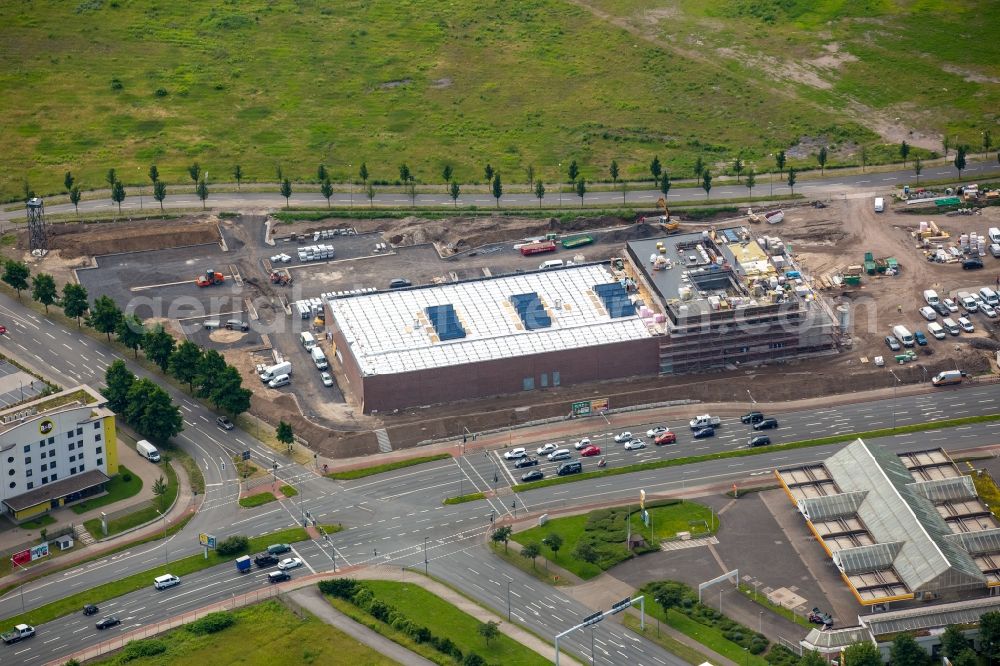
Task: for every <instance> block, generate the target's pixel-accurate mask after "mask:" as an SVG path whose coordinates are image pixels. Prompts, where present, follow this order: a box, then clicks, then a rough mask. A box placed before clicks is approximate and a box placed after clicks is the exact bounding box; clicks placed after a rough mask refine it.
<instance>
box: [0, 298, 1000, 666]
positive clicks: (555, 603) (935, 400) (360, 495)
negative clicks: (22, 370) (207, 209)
mask: <svg viewBox="0 0 1000 666" xmlns="http://www.w3.org/2000/svg"><path fill="white" fill-rule="evenodd" d="M0 319H2V323H4V324H5V325H6V326H7V327H8V330H9V334H8V335H7V336H4V337H3V338H0V349H3V350H5V351H6V352H9V353H10V354H11V355H13V356H15V357H19V358H23V359H25V360H26V361H28V362H29V363H31V364H32V365H34V366H35V367H37V368H38V369H40V370H42V371H44V372H46V373H48V374H49V375H50V376H53V377H55V378H63V383H67V384H68V383H70V382H71V381H73V382H88V383H91V384H95V385H98V386H100V385H102V379H103V372H104V369H105V368H106V367H107V365H108V364H109V363H111V362H113V360H114V358H115V356H116V354H115V352H114V351H113V350H112V349H111V348H110V347H107V346H105V345H103V344H102V343H101V342H99V341H97V340H94V339H92V338H89V337H87V336H85V335H82V334H81V333H79V332H77V331H76V330H74V329H72V328H70V329H63V328H61V327H60V326H59V325H57V324H56V323H55V322H53V321H51V320H49V319H47V318H46V317H44V316H42V315H39V314H36V313H34V312H33V311H31V310H28V309H27V308H24V307H23V306H21V305H20V304H19V303H18V302H17V301H16V300H13V299H10V298H7V297H3V296H0ZM124 360H125V361H126V362H127V363H130V361H129V359H128V358H125V359H124ZM130 366H131V367H132V370H133V371H134V372H136V373H137V374H139V375H145V374H147V373H145V371H144V370H142V369H141V368H140V367H139V366H137V365H134V364H131V363H130ZM153 379H155V377H153ZM166 389H167V390H168V391H170V392H171V394H172V396H173V398H174V400H175V401H176V402H177V403H178V404H180V405H181V407H182V410H183V412H184V419H185V430H184V432H183V434H182V435H181V436H179V437H178V438H177V443H178V445H179V446H181V447H182V448H184V449H185V450H186V451H188V452H189V453H190V454H191V455H192V456H194V457H195V459H196V460H197V461H198V462H199V464H200V466H201V468H202V470H203V472H204V473H205V475H206V483H207V490H206V497H205V500H204V503H203V504H202V507H201V510H200V511H199V513H198V514H197V515H196V517H195V518H194V519H193V520H192V521H191V523H190V524H189V525H188V526H187V527H186V528H185V529H184V530H183V531H181V532H180V533H178V534H177V535H176V536H174V537H172V538H171V539H170V540H168V541H167V542H166V543H162V542H154V543H149V544H145V545H142V546H138V547H136V548H134V549H131V550H127V551H124V552H122V553H118V554H116V555H114V556H110V557H106V558H102V559H100V560H97V561H94V562H90V563H87V564H85V565H81V566H79V567H76V568H73V569H71V570H68V571H65V572H62V573H57V574H53V575H51V576H48V577H46V578H43V579H41V580H38V581H36V582H33V583H29V584H27V585H25V586H24V590H23V600H24V601H23V603H24V607H25V608H27V609H31V608H36V607H38V606H40V605H43V604H46V603H48V602H50V601H53V600H55V599H58V598H62V597H64V596H66V595H68V594H72V593H76V592H79V591H82V590H86V589H89V588H91V587H93V586H95V585H99V584H101V583H105V582H108V581H111V580H116V579H119V578H122V577H124V576H126V575H130V574H133V573H138V572H142V571H148V570H150V569H153V568H156V569H157V570H158V571H159V570H160V569H159V567H160V563H162V562H169V561H172V560H174V559H176V558H178V557H183V556H187V555H191V554H195V553H197V552H199V546H198V544H197V534H198V533H199V532H202V531H207V532H211V533H213V534H215V535H216V536H218V537H219V538H224V537H226V536H228V535H231V534H251V535H257V534H265V533H269V532H272V531H275V530H278V529H282V528H285V527H289V526H291V525H293V524H296V523H297V521H298V520H299V519H300V517H301V515H302V512H303V511H305V510H308V511H310V512H311V514H312V515H313V516H314V517H316V518H317V519H318V520H319V521H320V522H323V523H341V524H342V525H343V526H344V528H345V529H344V531H342V532H340V533H337V534H335V535H333V536H332V537H331V542H330V545H327V544H324V543H322V542H311V541H310V542H303V543H300V544H296V546H295V548H296V551H297V553H298V554H299V555H300V556H301V557H302V559H303V560H304V561H305V563H306V566H305V567H304V568H303V569H300V570H299V571H298V572H294V573H293V576H295V575H302V574H301V572H303V571H310V570H312V571H317V572H321V571H330V570H332V568H333V563H334V562H333V558H334V557H336V562H337V564H338V566H339V567H343V566H345V565H346V566H355V565H382V566H402V567H411V568H421V567H423V566H424V562H425V555H424V553H425V552H426V561H427V568H428V571H429V572H430V573H432V574H433V575H435V576H438V577H440V578H441V579H443V580H445V581H447V582H448V583H450V584H452V585H454V586H457V587H458V588H460V589H462V590H463V591H464V592H465V593H466V594H468V595H470V596H471V597H473V598H474V599H476V600H478V601H480V602H481V603H483V604H485V605H486V606H488V607H491V608H493V609H494V610H496V611H497V612H498V613H499V614H500V615H503V616H505V615H506V614H507V612H508V608H507V602H508V599H510V603H511V607H510V615H511V617H512V619H513V620H514V621H518V622H521V623H522V624H524V625H525V626H526V627H528V628H529V629H531V630H532V631H534V632H536V633H537V634H539V635H541V636H543V637H551V636H552V635H554V634H555V633H558V632H560V631H563V630H565V629H567V628H569V627H571V626H573V625H574V624H576V623H578V622H579V621H580V619H581V618H583V617H585V616H587V615H589V614H590V613H592V612H593V611H594V610H597V609H592V608H588V607H586V606H584V605H583V604H581V603H579V602H577V601H575V600H574V599H572V598H571V597H570V596H568V595H567V594H565V593H563V592H562V591H560V590H558V589H553V588H548V587H546V586H543V585H542V584H541V583H539V582H538V581H537V580H535V579H534V578H531V577H529V576H527V575H526V574H525V573H523V572H521V571H520V570H519V569H516V568H514V567H511V566H509V565H507V564H506V563H504V562H502V561H499V560H496V559H494V558H491V557H489V556H488V555H487V553H488V551H487V550H486V548H485V546H484V541H485V540H486V538H487V534H488V531H489V529H490V527H491V517H492V518H494V519H496V520H503V519H505V518H506V517H509V516H512V515H513V514H517V515H523V512H524V511H525V510H528V511H531V512H532V513H541V512H546V511H554V510H558V509H561V508H571V507H573V506H578V505H582V504H591V503H601V502H610V501H622V500H627V499H632V498H636V497H637V496H638V492H639V490H640V489H644V490H646V491H647V492H650V493H669V492H676V491H681V490H683V489H689V488H691V487H692V486H697V485H704V484H729V483H732V482H734V481H740V480H743V479H746V478H750V477H753V476H756V475H765V474H768V473H770V471H771V470H772V469H773V468H774V466H776V465H789V464H798V463H804V462H809V461H815V460H819V459H822V458H823V457H826V456H828V455H830V453H832V452H833V451H835V450H837V449H838V448H840V446H841V445H830V446H823V447H816V448H810V449H795V450H791V451H780V452H770V453H763V454H761V455H758V456H750V457H741V458H729V459H721V460H710V461H706V462H703V463H698V464H693V465H685V466H680V467H671V468H665V469H660V470H653V471H646V472H639V473H635V474H630V475H622V476H613V477H606V478H600V477H598V478H595V479H590V480H585V481H580V482H577V483H573V484H570V485H562V486H553V487H548V488H539V489H534V490H530V491H527V492H522V493H516V494H514V493H512V492H511V491H510V489H509V486H510V485H512V483H513V482H515V481H516V480H517V479H518V477H519V475H518V474H516V473H515V471H514V470H513V464H512V463H511V462H509V461H506V460H505V459H504V458H503V457H502V452H503V451H502V450H496V451H473V450H470V451H469V452H468V453H467V454H466V455H463V456H460V457H458V458H456V459H449V460H444V461H438V462H435V463H429V464H426V465H421V466H418V467H414V468H408V469H404V470H399V471H397V472H392V473H388V474H384V475H380V476H377V477H369V478H366V479H360V480H356V481H350V482H334V481H330V480H328V479H324V478H322V477H320V476H318V475H317V474H316V473H315V471H314V470H311V469H307V468H304V467H302V466H300V465H297V464H295V463H294V462H292V461H290V460H288V459H286V458H285V457H283V456H281V455H277V454H274V453H273V452H272V451H271V450H270V449H267V448H266V447H264V446H263V445H261V444H260V443H259V442H257V441H256V440H254V439H253V438H252V437H251V436H250V435H249V434H248V433H245V432H241V431H239V430H235V431H232V432H229V433H227V432H224V431H222V430H221V429H219V428H217V427H216V426H215V422H214V416H215V415H214V414H212V413H211V412H210V411H208V410H207V409H205V408H204V407H203V406H202V405H200V404H198V403H196V402H193V401H191V400H190V399H189V398H187V396H185V395H184V394H183V393H180V392H178V391H176V390H174V389H173V388H171V387H170V386H166ZM998 399H1000V386H995V385H983V386H970V387H965V388H961V389H958V390H954V389H944V390H941V391H938V392H935V393H930V394H923V395H916V396H900V397H899V398H898V399H897V400H892V399H889V400H882V401H875V402H864V403H858V404H851V405H845V406H842V407H838V408H835V409H822V410H812V411H803V412H789V413H778V414H774V416H776V417H777V418H778V420H779V424H780V427H779V428H778V429H776V430H772V431H769V433H768V434H769V435H770V436H771V437H772V439H773V440H774V441H775V442H783V441H792V440H796V439H805V438H808V437H815V436H818V435H828V434H837V433H847V432H854V431H863V430H872V429H877V428H884V427H888V426H890V425H891V424H892V421H893V419H894V420H895V423H896V424H897V425H904V424H910V423H918V422H924V421H933V420H940V419H944V418H951V417H956V416H971V415H975V414H983V413H991V412H995V411H996V401H997V400H998ZM640 418H641V417H640ZM589 423H591V424H593V425H594V426H595V428H594V430H593V431H592V432H589V433H587V432H582V433H580V434H581V435H589V436H590V437H591V439H592V440H594V441H595V443H597V444H598V445H599V446H601V448H602V449H603V454H604V455H605V456H606V457H607V459H608V464H609V465H611V466H614V465H622V464H627V463H630V462H636V461H639V460H651V459H658V458H670V457H677V456H685V455H691V454H698V453H711V452H715V451H725V450H731V449H735V448H737V447H742V446H745V445H746V441H747V437H748V435H749V432H750V431H749V428H748V426H746V425H744V424H742V423H740V422H739V419H738V418H726V419H724V421H723V424H722V426H721V427H720V428H719V429H718V431H717V435H716V437H715V438H712V439H707V440H698V441H694V440H692V439H691V435H690V429H689V428H688V426H687V423H686V421H680V420H678V421H667V422H664V423H662V425H667V426H670V427H671V429H673V430H674V431H675V432H677V433H678V440H679V441H678V443H677V444H673V445H667V446H663V447H654V446H649V447H648V448H646V449H643V450H639V451H635V452H632V451H625V450H624V449H623V446H622V445H621V444H614V443H612V442H611V437H610V436H611V435H612V434H613V431H612V430H611V429H609V428H608V426H607V425H606V424H604V421H602V420H598V419H596V418H595V419H593V420H591V421H590V422H589ZM652 425H661V424H660V423H657V424H636V425H634V426H631V427H630V428H629V429H630V430H632V431H633V432H635V433H637V434H639V435H640V436H644V435H645V430H646V429H647V428H649V427H651V426H652ZM598 426H600V427H598ZM997 428H1000V423H981V424H971V425H968V426H962V427H959V428H950V429H940V430H931V431H925V432H921V433H912V434H905V435H897V436H894V437H887V438H882V439H881V440H876V441H878V442H880V443H883V444H885V445H887V446H889V447H891V448H892V449H894V450H904V449H913V448H928V447H936V446H944V447H946V448H969V447H972V446H975V445H981V444H984V443H990V442H995V441H996V438H997V432H998V430H997ZM542 443H545V441H539V442H537V443H534V444H533V445H532V446H533V447H536V446H539V445H541V444H542ZM555 443H558V444H569V443H570V442H568V441H566V442H555ZM244 449H250V450H251V451H252V455H253V457H254V459H256V460H258V461H259V462H261V463H262V464H266V465H270V463H271V461H272V460H277V462H278V463H279V469H278V470H277V475H278V476H279V477H280V478H281V479H282V480H283V481H285V482H287V483H291V484H293V485H295V486H296V488H298V489H299V491H300V494H299V495H298V496H297V497H295V498H292V499H288V500H284V501H281V502H279V503H276V504H269V505H266V506H263V507H260V508H257V509H241V508H240V507H239V506H238V504H237V503H236V499H237V496H238V485H237V484H238V482H237V480H236V478H235V475H234V471H233V469H232V465H225V464H224V462H225V460H227V459H228V457H229V455H230V454H231V453H232V452H234V451H237V450H244ZM574 455H575V454H574ZM596 464H597V459H596V458H591V459H589V460H588V462H586V463H585V465H586V468H587V469H594V468H596ZM554 465H555V464H554V463H552V464H550V463H548V462H545V463H543V465H542V467H541V468H542V469H543V470H544V471H546V473H547V474H551V473H552V468H553V467H554ZM494 478H495V479H496V481H494ZM494 486H496V487H497V489H498V490H500V493H499V495H498V496H497V497H491V498H489V499H487V500H483V501H479V502H470V503H466V504H460V505H454V506H444V505H442V503H441V502H442V499H443V498H445V497H449V496H454V495H457V494H459V493H461V492H465V493H468V492H472V491H486V490H491V489H493V488H494ZM425 548H426V551H425ZM165 566H166V568H167V569H169V564H167V565H165ZM151 579H152V576H151ZM508 584H509V585H510V595H509V597H508V593H507V589H508ZM266 585H267V583H266V581H265V580H264V574H263V573H262V572H261V571H258V570H256V569H255V570H254V572H253V573H252V574H248V575H240V574H238V573H237V572H236V571H235V568H234V567H233V566H232V565H221V566H219V567H215V568H212V569H209V570H206V571H203V572H200V573H198V574H193V575H190V576H185V577H184V581H183V583H182V584H181V585H180V586H178V587H176V588H172V589H170V590H165V591H163V592H156V591H154V590H153V588H152V580H150V586H149V587H148V588H146V589H143V590H139V591H136V592H133V593H131V594H128V595H125V596H123V597H121V598H119V599H115V600H112V601H109V602H105V603H103V604H101V607H102V608H101V610H102V612H101V613H100V614H99V615H98V616H97V617H98V618H99V617H103V616H104V615H105V614H112V613H113V614H115V615H117V616H118V617H119V618H120V619H122V624H121V625H119V626H118V627H115V628H113V629H110V630H107V631H104V632H100V633H98V632H97V631H96V630H95V629H93V628H92V627H93V622H92V620H94V618H85V619H84V618H83V616H82V615H79V614H77V615H73V616H68V617H64V618H61V619H59V620H56V621H54V622H51V623H48V624H46V625H43V626H41V627H39V634H38V636H37V637H35V638H34V639H32V640H31V641H29V642H26V643H23V644H20V645H17V646H12V647H8V648H5V650H6V651H5V653H4V663H8V661H7V656H8V655H9V656H11V657H12V659H11V661H10V662H9V663H44V662H45V661H47V660H49V659H51V658H55V657H58V656H61V655H63V654H65V653H66V652H67V651H69V650H71V649H79V648H81V647H84V646H86V645H89V644H93V643H96V642H99V641H101V640H105V639H106V638H107V637H109V636H113V635H115V632H125V631H130V630H132V629H135V628H136V627H140V626H149V625H151V624H155V623H156V622H157V621H161V620H163V619H166V618H168V617H171V616H173V615H176V614H177V613H179V612H183V611H184V610H189V609H191V608H195V607H198V606H201V605H205V604H208V603H211V602H213V601H218V600H222V599H225V598H229V597H230V596H231V595H233V594H237V593H240V592H243V591H246V590H248V589H255V588H259V587H261V586H264V587H266ZM21 599H22V597H21V591H20V590H15V591H13V592H12V593H9V594H7V595H6V596H5V597H3V598H0V617H12V616H14V615H17V614H19V613H20V612H21V604H22V601H21ZM564 645H565V646H566V649H568V650H570V651H572V652H573V653H575V654H577V655H579V656H581V657H582V658H585V659H588V660H589V658H590V636H589V633H580V635H578V636H575V637H573V638H572V639H571V640H569V641H567V642H566V643H564ZM594 645H595V652H596V658H597V662H598V663H605V664H606V663H625V662H626V661H627V662H628V663H635V664H657V663H659V664H678V663H679V662H678V660H677V659H676V657H673V656H672V655H670V654H669V653H666V652H665V651H663V650H661V649H660V648H658V647H656V646H655V645H652V644H650V643H648V642H647V641H644V640H641V639H638V638H636V637H633V636H631V635H630V634H627V633H625V632H623V631H622V630H621V629H620V627H618V626H616V625H614V624H612V623H604V624H603V625H601V626H598V627H597V628H596V629H595V635H594Z"/></svg>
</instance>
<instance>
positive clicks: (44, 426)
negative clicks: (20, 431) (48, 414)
mask: <svg viewBox="0 0 1000 666" xmlns="http://www.w3.org/2000/svg"><path fill="white" fill-rule="evenodd" d="M55 427H56V424H55V423H53V422H52V420H51V419H45V420H44V421H42V422H40V423H39V424H38V432H40V433H42V434H43V435H47V434H49V433H50V432H52V429H53V428H55Z"/></svg>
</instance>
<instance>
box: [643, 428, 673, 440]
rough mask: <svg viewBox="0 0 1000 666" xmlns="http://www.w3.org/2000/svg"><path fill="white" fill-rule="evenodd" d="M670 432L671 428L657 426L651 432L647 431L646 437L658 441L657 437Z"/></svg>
mask: <svg viewBox="0 0 1000 666" xmlns="http://www.w3.org/2000/svg"><path fill="white" fill-rule="evenodd" d="M668 430H670V428H668V427H666V426H656V427H655V428H650V429H649V430H647V431H646V437H649V438H650V439H656V438H657V437H659V436H660V435H662V434H663V433H665V432H666V431H668Z"/></svg>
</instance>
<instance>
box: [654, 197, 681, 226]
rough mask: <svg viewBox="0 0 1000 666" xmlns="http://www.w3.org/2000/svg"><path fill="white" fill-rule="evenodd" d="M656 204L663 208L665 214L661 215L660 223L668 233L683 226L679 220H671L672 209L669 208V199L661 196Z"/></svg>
mask: <svg viewBox="0 0 1000 666" xmlns="http://www.w3.org/2000/svg"><path fill="white" fill-rule="evenodd" d="M656 205H657V206H658V207H659V208H662V209H663V215H662V216H661V217H660V225H661V226H662V227H663V230H664V231H666V232H667V233H668V234H672V233H674V232H675V231H678V230H679V229H680V228H681V223H680V222H678V221H677V220H673V221H671V220H670V209H669V208H667V200H666V199H665V198H663V197H660V198H659V200H657V202H656Z"/></svg>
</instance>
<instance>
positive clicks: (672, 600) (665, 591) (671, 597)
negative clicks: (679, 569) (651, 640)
mask: <svg viewBox="0 0 1000 666" xmlns="http://www.w3.org/2000/svg"><path fill="white" fill-rule="evenodd" d="M685 592H686V589H685V586H684V584H683V583H678V582H677V581H672V580H668V581H663V582H661V583H659V584H657V585H656V587H655V588H654V590H653V601H655V602H656V603H658V604H660V607H661V608H662V609H663V613H664V615H666V617H667V624H670V609H671V608H677V607H679V606H680V605H681V604H682V603H683V602H684V593H685Z"/></svg>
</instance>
